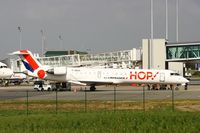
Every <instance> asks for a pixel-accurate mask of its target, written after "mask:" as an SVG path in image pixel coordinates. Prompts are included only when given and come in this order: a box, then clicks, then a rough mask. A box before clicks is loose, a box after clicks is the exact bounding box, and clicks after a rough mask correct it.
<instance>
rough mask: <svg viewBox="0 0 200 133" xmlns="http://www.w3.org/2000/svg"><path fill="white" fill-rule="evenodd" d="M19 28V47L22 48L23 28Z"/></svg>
mask: <svg viewBox="0 0 200 133" xmlns="http://www.w3.org/2000/svg"><path fill="white" fill-rule="evenodd" d="M17 29H18V30H19V49H20V50H21V45H22V28H21V27H20V26H18V27H17Z"/></svg>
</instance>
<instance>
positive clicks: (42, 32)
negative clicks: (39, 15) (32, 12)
mask: <svg viewBox="0 0 200 133" xmlns="http://www.w3.org/2000/svg"><path fill="white" fill-rule="evenodd" d="M40 32H41V34H42V54H41V56H43V54H44V39H45V38H44V31H43V30H41V31H40Z"/></svg>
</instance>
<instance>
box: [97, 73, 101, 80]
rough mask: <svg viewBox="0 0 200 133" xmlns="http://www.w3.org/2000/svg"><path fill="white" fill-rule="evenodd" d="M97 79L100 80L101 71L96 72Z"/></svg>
mask: <svg viewBox="0 0 200 133" xmlns="http://www.w3.org/2000/svg"><path fill="white" fill-rule="evenodd" d="M97 78H98V79H100V78H101V71H98V72H97Z"/></svg>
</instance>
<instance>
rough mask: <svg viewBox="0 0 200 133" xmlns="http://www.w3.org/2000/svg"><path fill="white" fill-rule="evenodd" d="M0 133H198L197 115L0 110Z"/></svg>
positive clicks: (199, 118) (199, 115) (164, 110)
mask: <svg viewBox="0 0 200 133" xmlns="http://www.w3.org/2000/svg"><path fill="white" fill-rule="evenodd" d="M0 114H3V115H1V116H0V132H1V133H34V132H37V133H134V132H137V133H144V132H145V133H176V132H177V133H198V132H200V112H182V111H171V109H168V108H162V109H159V110H149V111H146V112H143V111H130V110H123V111H121V110H118V111H113V110H110V111H109V110H107V111H105V110H103V111H102V110H98V111H87V112H84V111H75V112H65V111H62V112H61V111H60V112H59V113H58V114H57V115H56V114H53V113H51V112H48V111H45V112H43V111H37V112H32V114H29V115H28V116H27V115H26V113H25V112H24V111H20V110H0Z"/></svg>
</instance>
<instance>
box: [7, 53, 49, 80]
mask: <svg viewBox="0 0 200 133" xmlns="http://www.w3.org/2000/svg"><path fill="white" fill-rule="evenodd" d="M11 55H18V56H19V57H20V59H21V60H22V63H23V64H24V67H25V68H26V70H27V71H28V72H29V73H30V76H34V77H38V78H41V79H43V78H45V77H46V72H45V70H44V68H43V66H42V65H41V63H40V62H39V61H38V60H37V59H36V58H35V57H34V56H33V54H32V53H31V52H30V51H28V50H19V51H16V52H13V53H12V54H11Z"/></svg>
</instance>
